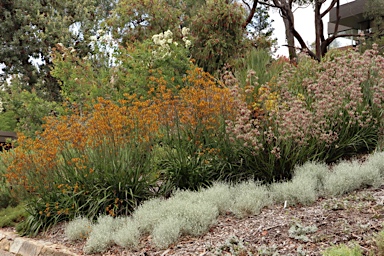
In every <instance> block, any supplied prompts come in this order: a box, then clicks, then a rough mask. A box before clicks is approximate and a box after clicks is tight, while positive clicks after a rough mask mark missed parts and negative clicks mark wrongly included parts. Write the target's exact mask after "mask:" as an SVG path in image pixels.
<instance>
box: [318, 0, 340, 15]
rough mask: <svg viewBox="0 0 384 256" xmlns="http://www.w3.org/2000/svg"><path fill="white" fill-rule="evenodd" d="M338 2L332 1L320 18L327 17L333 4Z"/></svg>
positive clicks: (336, 0)
mask: <svg viewBox="0 0 384 256" xmlns="http://www.w3.org/2000/svg"><path fill="white" fill-rule="evenodd" d="M337 2H338V0H333V1H332V3H331V4H330V5H329V6H328V8H327V9H326V10H325V11H324V12H322V13H321V15H320V17H321V18H323V17H324V16H325V15H327V14H328V13H329V12H330V11H331V10H332V8H333V7H334V6H335V4H336V3H337Z"/></svg>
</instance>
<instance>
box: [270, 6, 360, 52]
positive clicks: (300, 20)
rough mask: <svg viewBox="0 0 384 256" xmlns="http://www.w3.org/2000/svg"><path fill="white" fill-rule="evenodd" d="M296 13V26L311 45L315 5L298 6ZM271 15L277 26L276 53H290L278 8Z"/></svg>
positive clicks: (325, 22) (274, 24)
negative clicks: (286, 45)
mask: <svg viewBox="0 0 384 256" xmlns="http://www.w3.org/2000/svg"><path fill="white" fill-rule="evenodd" d="M330 2H331V1H330V0H327V1H326V2H325V4H324V5H323V6H325V7H328V5H329V3H330ZM349 2H353V0H341V1H340V4H345V3H349ZM294 15H295V27H296V30H297V31H298V32H299V33H300V35H301V36H302V37H303V39H304V41H305V42H306V43H307V44H308V45H310V44H311V43H312V42H314V41H315V20H314V15H313V7H312V5H309V6H308V7H307V8H298V9H296V11H295V12H294ZM270 16H271V18H272V19H273V20H274V23H273V27H274V28H275V31H274V37H275V38H277V40H278V47H279V48H278V50H277V52H276V55H285V56H287V55H288V48H287V47H285V46H282V45H284V44H286V42H285V29H284V23H283V20H282V18H281V17H280V15H279V13H278V12H277V11H276V10H271V11H270ZM328 20H329V16H328V15H326V16H325V17H324V19H323V22H324V29H325V34H324V35H325V36H327V34H328V31H327V26H328V25H327V24H328Z"/></svg>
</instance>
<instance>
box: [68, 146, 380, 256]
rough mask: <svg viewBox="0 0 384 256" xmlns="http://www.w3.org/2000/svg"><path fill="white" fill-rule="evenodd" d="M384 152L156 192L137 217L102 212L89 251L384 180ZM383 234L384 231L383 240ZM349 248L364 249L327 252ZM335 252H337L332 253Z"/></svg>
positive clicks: (72, 229) (164, 241)
mask: <svg viewBox="0 0 384 256" xmlns="http://www.w3.org/2000/svg"><path fill="white" fill-rule="evenodd" d="M382 156H383V153H375V154H373V155H372V156H370V157H369V158H368V159H367V160H366V161H365V162H364V163H359V162H357V161H353V162H347V161H342V162H340V163H339V164H337V165H335V166H334V167H333V169H332V170H329V169H328V167H327V165H325V164H322V163H317V162H308V163H306V164H304V165H302V166H298V167H296V168H295V170H294V176H293V178H292V180H291V181H287V182H282V183H274V184H271V185H262V184H261V183H259V182H253V181H247V182H243V183H239V184H235V185H229V184H226V183H215V184H214V185H213V186H212V187H210V188H206V189H202V190H200V191H198V192H196V191H187V190H177V191H176V192H174V194H173V195H172V196H171V197H170V198H169V199H167V200H164V199H159V198H155V199H151V200H148V201H145V202H144V203H143V204H141V205H140V206H139V207H138V208H137V209H136V211H134V213H133V214H132V216H131V217H126V218H116V219H113V218H112V217H110V216H104V217H100V218H99V219H98V221H97V224H95V225H94V226H93V228H92V231H91V232H90V233H89V238H88V240H87V243H86V246H85V248H84V251H85V252H86V253H93V252H102V251H104V250H105V249H106V248H108V247H109V246H110V245H112V244H114V243H115V244H118V245H120V246H123V247H128V248H135V247H136V246H137V245H138V242H139V239H140V236H142V235H144V234H147V235H149V234H150V235H151V236H152V243H153V245H154V246H155V247H157V248H161V249H164V248H166V247H168V246H169V245H170V244H173V243H175V242H177V240H178V239H179V238H180V236H183V235H192V236H199V235H202V234H204V233H205V232H206V231H207V230H208V228H209V227H210V226H211V225H213V224H214V223H215V221H216V219H217V217H218V215H219V214H226V213H228V212H232V213H233V214H234V215H236V216H237V217H244V216H247V215H257V214H258V213H259V212H260V211H261V209H262V208H263V207H265V206H268V205H272V204H273V203H279V204H280V203H285V202H287V203H288V204H289V205H295V204H298V203H300V204H306V205H308V204H311V203H313V202H314V201H315V200H316V199H317V198H318V197H319V196H337V195H342V194H344V193H347V192H350V191H352V190H355V189H359V188H361V187H366V186H376V185H379V184H381V181H382V176H381V175H380V174H381V172H380V171H381V170H382V169H383V168H384V160H383V159H384V158H382ZM89 226H90V222H89V221H87V220H85V219H81V218H79V219H76V220H74V221H73V222H71V223H70V224H69V225H68V227H67V230H68V231H66V234H67V236H72V237H76V236H75V235H76V234H78V235H77V236H78V237H81V234H84V233H82V232H85V231H86V230H89ZM381 238H382V236H378V240H380V239H381ZM381 240H382V239H381ZM381 240H380V241H381ZM380 243H381V242H380ZM344 251H346V252H353V253H357V252H358V251H357V250H355V249H350V248H345V247H336V248H333V249H330V250H327V251H326V252H324V253H327V254H324V255H344V254H337V253H339V252H340V253H344ZM334 252H335V253H336V254H332V253H334ZM348 255H349V254H348ZM351 255H355V254H351ZM356 255H359V254H356Z"/></svg>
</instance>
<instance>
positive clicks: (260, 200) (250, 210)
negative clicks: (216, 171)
mask: <svg viewBox="0 0 384 256" xmlns="http://www.w3.org/2000/svg"><path fill="white" fill-rule="evenodd" d="M231 192H232V202H230V204H231V211H232V212H233V213H234V214H235V215H236V216H238V217H244V216H247V215H254V214H259V213H260V211H261V209H262V208H263V207H265V206H267V205H269V204H271V197H270V193H269V191H268V188H267V186H264V185H260V184H259V183H255V182H251V181H249V182H243V183H240V184H237V185H235V186H234V187H233V188H232V189H231Z"/></svg>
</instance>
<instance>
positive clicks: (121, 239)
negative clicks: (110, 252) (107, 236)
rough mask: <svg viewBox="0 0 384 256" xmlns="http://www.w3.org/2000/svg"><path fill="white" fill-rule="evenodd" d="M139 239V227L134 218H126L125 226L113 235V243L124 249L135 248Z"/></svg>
mask: <svg viewBox="0 0 384 256" xmlns="http://www.w3.org/2000/svg"><path fill="white" fill-rule="evenodd" d="M139 239H140V231H139V226H138V225H137V222H135V221H134V220H133V219H132V218H125V219H124V221H123V225H122V226H121V227H120V228H119V229H118V230H117V231H116V232H115V233H114V234H113V241H114V242H115V243H116V244H117V245H120V246H122V247H128V248H132V247H133V248H134V247H136V246H137V245H138V243H139Z"/></svg>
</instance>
